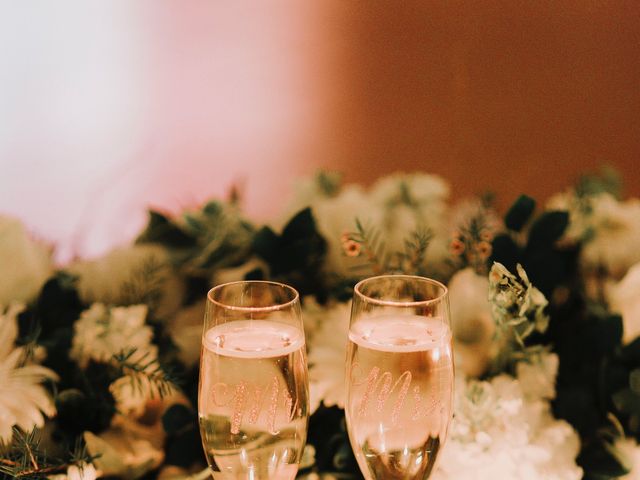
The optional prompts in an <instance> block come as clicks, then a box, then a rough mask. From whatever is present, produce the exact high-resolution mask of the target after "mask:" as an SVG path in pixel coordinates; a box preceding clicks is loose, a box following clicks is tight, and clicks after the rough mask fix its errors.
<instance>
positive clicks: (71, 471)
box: [48, 462, 101, 480]
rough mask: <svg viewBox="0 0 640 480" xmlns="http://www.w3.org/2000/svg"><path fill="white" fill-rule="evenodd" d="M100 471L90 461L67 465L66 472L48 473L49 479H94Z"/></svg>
mask: <svg viewBox="0 0 640 480" xmlns="http://www.w3.org/2000/svg"><path fill="white" fill-rule="evenodd" d="M100 474H101V473H100V472H99V471H98V470H96V467H94V466H93V464H92V463H88V464H87V463H84V462H83V463H82V464H80V465H69V467H67V473H66V474H59V475H49V477H48V478H49V480H95V479H96V478H98V477H99V476H100Z"/></svg>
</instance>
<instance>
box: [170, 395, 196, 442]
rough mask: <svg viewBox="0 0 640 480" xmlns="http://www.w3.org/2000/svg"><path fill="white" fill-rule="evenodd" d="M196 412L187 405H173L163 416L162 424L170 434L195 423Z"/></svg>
mask: <svg viewBox="0 0 640 480" xmlns="http://www.w3.org/2000/svg"><path fill="white" fill-rule="evenodd" d="M194 419H195V414H194V412H193V411H192V410H191V409H190V408H188V407H187V406H185V405H182V404H179V403H177V404H175V405H171V406H170V407H169V409H168V410H167V411H166V412H165V414H164V415H163V416H162V426H163V427H164V431H165V432H167V434H168V435H173V434H175V433H178V432H179V431H180V430H182V429H184V428H185V427H188V426H190V425H192V424H193V423H194Z"/></svg>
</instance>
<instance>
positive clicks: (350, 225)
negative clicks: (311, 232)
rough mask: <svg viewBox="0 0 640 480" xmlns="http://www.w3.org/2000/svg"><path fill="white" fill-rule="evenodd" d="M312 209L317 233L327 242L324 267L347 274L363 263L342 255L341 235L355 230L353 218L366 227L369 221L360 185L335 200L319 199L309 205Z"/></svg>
mask: <svg viewBox="0 0 640 480" xmlns="http://www.w3.org/2000/svg"><path fill="white" fill-rule="evenodd" d="M311 210H312V212H313V218H314V219H315V221H316V225H317V227H318V232H320V234H321V235H322V236H323V237H324V238H325V240H326V241H327V257H326V265H327V268H328V269H329V271H331V272H335V273H338V274H341V275H348V274H349V270H350V268H352V267H353V266H354V265H359V264H361V263H362V261H361V260H358V259H353V258H350V257H347V256H346V255H345V254H344V251H343V246H342V236H343V235H344V234H345V233H348V232H353V231H354V230H355V225H356V219H359V220H361V221H362V222H364V223H365V224H366V223H367V222H368V221H369V220H370V219H371V206H370V204H369V202H368V200H367V197H366V195H365V193H364V191H363V190H362V189H361V188H360V187H359V186H356V185H349V186H347V187H345V188H344V189H343V190H342V192H341V193H340V194H339V195H338V196H336V197H329V198H321V199H318V201H316V202H314V203H313V204H311Z"/></svg>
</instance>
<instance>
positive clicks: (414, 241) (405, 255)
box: [398, 228, 433, 275]
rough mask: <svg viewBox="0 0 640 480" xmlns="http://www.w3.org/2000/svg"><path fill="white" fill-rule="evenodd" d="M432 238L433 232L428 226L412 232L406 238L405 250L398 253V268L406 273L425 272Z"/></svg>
mask: <svg viewBox="0 0 640 480" xmlns="http://www.w3.org/2000/svg"><path fill="white" fill-rule="evenodd" d="M432 239H433V232H432V231H431V230H430V229H428V228H427V229H419V230H416V231H414V232H411V234H410V235H409V237H408V238H406V239H405V240H404V252H399V253H398V269H399V270H401V271H402V272H403V273H405V274H415V275H421V274H423V273H424V264H425V259H426V255H427V248H429V244H430V243H431V240H432Z"/></svg>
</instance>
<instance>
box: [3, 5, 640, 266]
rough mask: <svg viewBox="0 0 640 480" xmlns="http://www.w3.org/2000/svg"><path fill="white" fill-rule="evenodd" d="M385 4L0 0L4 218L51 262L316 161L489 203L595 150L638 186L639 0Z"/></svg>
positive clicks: (566, 171)
mask: <svg viewBox="0 0 640 480" xmlns="http://www.w3.org/2000/svg"><path fill="white" fill-rule="evenodd" d="M390 7H391V4H390V3H388V2H377V1H374V2H342V1H339V0H328V1H324V2H296V1H294V0H291V1H284V0H283V1H270V2H248V1H238V2H207V1H190V2H177V1H174V2H151V1H148V0H147V1H141V2H130V1H109V2H107V1H101V2H83V1H70V0H64V1H61V2H55V3H37V5H36V2H4V3H3V4H2V5H1V6H0V167H1V169H0V213H4V214H10V215H13V216H18V217H20V218H22V219H23V220H24V221H25V222H26V223H27V225H28V226H29V228H30V229H31V230H32V231H33V232H34V233H35V234H37V235H38V236H41V237H43V238H46V239H48V240H50V241H52V242H54V243H55V244H56V245H57V256H58V259H60V260H64V259H68V258H70V257H72V256H76V255H80V256H92V255H97V254H99V253H101V252H103V251H105V250H106V249H107V248H109V247H111V246H113V245H116V244H120V243H123V242H125V241H127V240H129V239H131V238H132V237H133V236H134V235H135V233H136V232H137V231H138V230H139V229H140V228H141V227H142V225H143V224H144V221H145V209H146V207H147V206H149V205H151V206H155V207H157V208H162V209H168V210H171V211H178V210H180V209H182V208H184V207H188V206H195V205H196V204H198V203H200V202H202V201H203V200H205V199H207V198H209V197H212V196H223V195H225V194H226V193H227V192H228V190H229V188H230V186H231V185H232V184H233V183H239V184H241V185H242V186H243V190H244V192H245V205H246V209H247V211H248V213H249V214H250V215H253V216H254V217H257V218H258V219H265V218H268V217H269V216H270V215H273V214H274V213H276V212H277V211H278V209H279V208H280V207H281V206H282V205H283V203H284V201H285V197H286V195H287V193H288V192H289V191H290V188H291V185H292V183H293V182H295V179H296V178H297V177H298V176H300V175H303V174H310V173H312V172H314V171H315V170H317V169H318V168H320V167H324V168H330V169H337V170H342V171H344V172H345V173H346V178H347V180H349V181H361V182H364V183H370V182H372V181H373V180H375V178H377V177H379V176H380V175H383V174H386V173H390V172H393V171H396V170H404V171H415V170H424V171H427V172H431V173H437V174H440V175H442V176H444V177H445V178H446V179H447V180H449V181H450V182H451V184H452V187H453V192H454V196H455V197H462V196H466V195H471V194H473V193H477V192H481V191H484V190H494V191H496V192H497V193H498V194H499V199H500V203H501V205H503V206H504V205H506V204H508V203H509V202H510V201H511V200H512V199H513V198H514V197H515V196H516V195H517V194H519V193H520V192H527V193H530V194H532V195H534V196H536V197H539V198H540V199H544V198H547V197H548V196H549V195H550V194H552V193H554V192H556V191H559V190H561V189H562V188H564V187H565V186H567V185H568V184H570V183H571V182H572V181H573V180H574V179H575V178H576V176H577V175H579V174H580V173H582V172H586V171H593V170H595V169H597V168H598V167H599V166H600V165H603V164H608V165H612V166H614V167H616V168H618V169H619V170H620V171H621V173H622V174H623V175H624V178H625V184H626V186H627V191H626V193H627V194H630V195H640V172H639V170H638V168H637V167H636V165H637V161H638V158H639V157H640V155H639V154H640V88H638V86H639V85H640V55H639V54H638V53H639V52H640V2H637V1H619V0H617V1H612V0H608V1H604V0H603V1H598V2H594V1H588V2H587V1H583V0H580V1H570V0H563V1H559V2H545V3H542V2H526V1H511V2H506V1H501V2H498V1H487V2H479V3H476V2H464V1H463V2H455V3H453V2H432V1H422V2H420V1H407V2H402V4H401V6H400V4H397V5H394V6H393V8H390Z"/></svg>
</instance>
